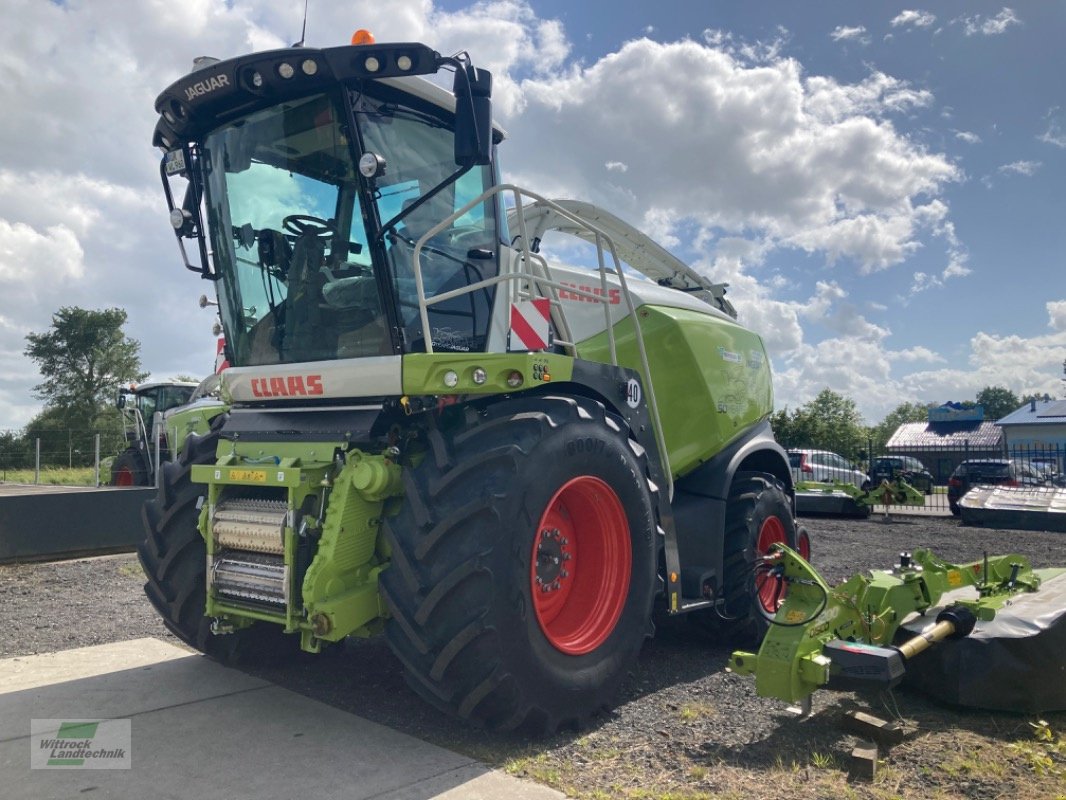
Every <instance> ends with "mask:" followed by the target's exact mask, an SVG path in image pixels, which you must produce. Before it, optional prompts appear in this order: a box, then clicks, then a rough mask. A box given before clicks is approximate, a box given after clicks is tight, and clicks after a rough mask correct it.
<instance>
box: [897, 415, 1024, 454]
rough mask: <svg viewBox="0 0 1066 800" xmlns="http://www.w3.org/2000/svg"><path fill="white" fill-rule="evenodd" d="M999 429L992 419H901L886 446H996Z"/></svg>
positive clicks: (951, 448) (997, 446)
mask: <svg viewBox="0 0 1066 800" xmlns="http://www.w3.org/2000/svg"><path fill="white" fill-rule="evenodd" d="M1002 441H1003V431H1001V430H1000V429H999V426H998V425H997V424H996V423H995V422H904V423H903V424H902V425H900V426H899V427H898V428H896V432H895V433H893V434H892V436H891V438H890V439H889V440H888V444H886V445H885V449H886V450H907V449H910V448H922V449H930V450H931V449H935V448H944V449H949V450H959V449H961V448H963V447H967V446H968V447H970V448H972V449H975V450H998V449H999V448H1000V446H1001V442H1002Z"/></svg>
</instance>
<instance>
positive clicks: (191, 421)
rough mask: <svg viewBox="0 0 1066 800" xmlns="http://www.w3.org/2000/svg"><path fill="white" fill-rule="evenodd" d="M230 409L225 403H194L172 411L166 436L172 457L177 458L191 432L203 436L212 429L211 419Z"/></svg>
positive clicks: (167, 422) (168, 418)
mask: <svg viewBox="0 0 1066 800" xmlns="http://www.w3.org/2000/svg"><path fill="white" fill-rule="evenodd" d="M228 409H229V406H225V405H212V406H207V405H205V406H195V405H194V406H189V407H187V408H182V409H180V410H178V411H174V412H171V413H170V414H169V415H168V416H167V418H166V436H167V441H168V442H169V443H170V452H171V455H172V457H173V458H177V456H178V454H179V453H180V452H181V451H182V448H184V447H185V438H186V437H187V436H188V435H189V434H191V433H195V434H197V435H199V436H203V435H204V434H205V433H207V432H208V431H209V430H211V420H213V419H214V418H215V417H217V416H218V415H219V414H221V413H223V412H224V411H227V410H228Z"/></svg>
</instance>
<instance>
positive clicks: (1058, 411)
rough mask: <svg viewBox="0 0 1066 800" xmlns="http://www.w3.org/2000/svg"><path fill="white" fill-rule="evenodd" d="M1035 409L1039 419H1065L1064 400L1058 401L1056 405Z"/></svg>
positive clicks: (1065, 402)
mask: <svg viewBox="0 0 1066 800" xmlns="http://www.w3.org/2000/svg"><path fill="white" fill-rule="evenodd" d="M1041 405H1043V404H1041ZM1037 408H1038V409H1039V410H1038V411H1037V412H1036V415H1037V417H1039V418H1040V419H1043V418H1045V417H1066V400H1059V401H1058V402H1057V403H1051V404H1048V405H1045V406H1044V407H1043V408H1041V406H1040V405H1038V406H1037Z"/></svg>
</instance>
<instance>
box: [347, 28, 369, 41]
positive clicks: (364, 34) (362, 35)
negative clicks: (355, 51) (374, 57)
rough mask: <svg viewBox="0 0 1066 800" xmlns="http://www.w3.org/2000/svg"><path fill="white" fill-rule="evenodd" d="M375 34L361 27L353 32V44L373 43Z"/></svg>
mask: <svg viewBox="0 0 1066 800" xmlns="http://www.w3.org/2000/svg"><path fill="white" fill-rule="evenodd" d="M373 43H374V34H372V33H371V32H370V31H368V30H367V29H366V28H360V29H359V30H357V31H356V32H355V33H353V34H352V44H373Z"/></svg>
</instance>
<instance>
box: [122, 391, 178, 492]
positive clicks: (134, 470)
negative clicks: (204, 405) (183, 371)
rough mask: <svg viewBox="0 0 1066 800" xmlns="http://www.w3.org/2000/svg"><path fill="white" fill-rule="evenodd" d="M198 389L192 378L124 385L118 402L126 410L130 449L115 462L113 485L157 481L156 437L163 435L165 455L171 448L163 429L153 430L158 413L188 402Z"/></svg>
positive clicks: (124, 417) (125, 430) (124, 421)
mask: <svg viewBox="0 0 1066 800" xmlns="http://www.w3.org/2000/svg"><path fill="white" fill-rule="evenodd" d="M195 391H196V384H195V383H190V382H188V381H155V382H152V383H142V384H140V385H137V384H132V383H131V384H130V385H129V386H120V387H119V389H118V391H117V392H116V398H115V405H116V407H117V408H118V409H119V411H120V412H121V413H122V431H123V435H124V437H125V442H126V449H125V450H123V451H122V452H121V453H119V454H118V456H116V457H115V460H114V462H113V463H112V465H111V485H112V486H151V485H152V484H153V483H154V482H155V464H154V459H155V441H156V440H155V438H153V433H154V434H155V436H158V437H160V441H161V447H160V456H161V458H167V457H168V456H169V451H168V448H167V445H166V439H165V437H164V433H163V431H162V430H157V431H153V427H154V424H155V414H156V412H157V411H158V412H165V411H167V410H169V409H171V408H176V407H178V406H182V405H185V404H186V403H188V402H189V400H190V398H191V397H192V395H193V392H195Z"/></svg>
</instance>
